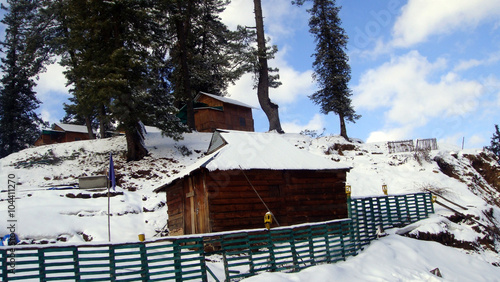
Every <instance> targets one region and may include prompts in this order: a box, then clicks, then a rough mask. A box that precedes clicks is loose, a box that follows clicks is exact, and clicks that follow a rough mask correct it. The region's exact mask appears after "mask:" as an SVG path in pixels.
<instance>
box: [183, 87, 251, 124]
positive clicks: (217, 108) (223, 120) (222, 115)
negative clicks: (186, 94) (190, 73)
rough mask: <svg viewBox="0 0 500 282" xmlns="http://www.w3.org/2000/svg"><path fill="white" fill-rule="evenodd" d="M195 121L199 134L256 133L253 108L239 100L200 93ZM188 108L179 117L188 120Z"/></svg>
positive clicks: (196, 98) (184, 120) (195, 100)
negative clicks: (219, 130)
mask: <svg viewBox="0 0 500 282" xmlns="http://www.w3.org/2000/svg"><path fill="white" fill-rule="evenodd" d="M194 103H195V104H194V120H195V127H196V130H197V131H199V132H214V131H215V130H216V129H229V130H241V131H254V123H253V116H252V107H251V106H249V105H246V104H244V103H241V102H239V101H237V100H234V99H230V98H226V97H221V96H216V95H213V94H208V93H204V92H200V93H199V94H198V95H197V96H196V97H195V99H194ZM186 116H187V113H186V108H185V107H183V108H182V109H181V111H180V114H179V117H180V118H181V120H182V121H183V122H187V120H186Z"/></svg>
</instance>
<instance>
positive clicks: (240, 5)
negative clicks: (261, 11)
mask: <svg viewBox="0 0 500 282" xmlns="http://www.w3.org/2000/svg"><path fill="white" fill-rule="evenodd" d="M253 11H254V7H253V1H245V0H232V1H231V3H230V4H229V5H228V6H227V8H226V10H225V11H224V12H223V13H222V14H221V18H222V21H223V22H224V23H225V24H226V25H227V26H228V27H229V28H230V29H236V26H238V25H241V26H255V17H254V13H253Z"/></svg>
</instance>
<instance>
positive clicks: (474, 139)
mask: <svg viewBox="0 0 500 282" xmlns="http://www.w3.org/2000/svg"><path fill="white" fill-rule="evenodd" d="M485 142H486V140H485V139H484V138H483V137H482V136H480V135H478V134H475V135H472V136H471V137H470V138H469V140H468V142H467V143H468V144H467V145H469V146H474V147H476V146H478V145H482V144H484V143H485Z"/></svg>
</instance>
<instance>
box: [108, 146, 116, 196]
mask: <svg viewBox="0 0 500 282" xmlns="http://www.w3.org/2000/svg"><path fill="white" fill-rule="evenodd" d="M109 181H110V184H111V188H113V190H115V187H116V180H115V166H114V165H113V155H112V154H111V153H109Z"/></svg>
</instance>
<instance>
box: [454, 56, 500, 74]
mask: <svg viewBox="0 0 500 282" xmlns="http://www.w3.org/2000/svg"><path fill="white" fill-rule="evenodd" d="M498 61H500V52H495V53H493V54H490V55H489V56H488V57H487V58H485V59H481V60H478V59H471V60H461V61H460V62H458V64H457V65H456V66H455V68H454V69H453V70H454V71H457V72H458V71H465V70H468V69H471V68H475V67H479V66H488V65H492V64H495V63H497V62H498Z"/></svg>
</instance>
